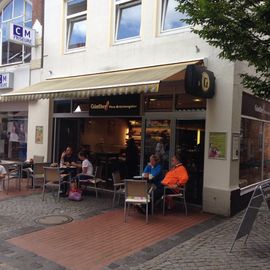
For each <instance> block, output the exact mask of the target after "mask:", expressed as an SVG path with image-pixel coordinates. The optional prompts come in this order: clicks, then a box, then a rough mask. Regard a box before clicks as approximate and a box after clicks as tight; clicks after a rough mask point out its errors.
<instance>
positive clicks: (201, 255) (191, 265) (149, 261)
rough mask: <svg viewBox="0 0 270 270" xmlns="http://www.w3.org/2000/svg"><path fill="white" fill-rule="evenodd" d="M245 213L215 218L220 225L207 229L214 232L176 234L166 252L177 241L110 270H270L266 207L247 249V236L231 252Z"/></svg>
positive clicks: (136, 256)
mask: <svg viewBox="0 0 270 270" xmlns="http://www.w3.org/2000/svg"><path fill="white" fill-rule="evenodd" d="M243 214H244V212H242V213H239V214H238V215H236V216H234V217H233V218H224V219H222V218H214V219H213V220H212V223H216V225H215V226H213V224H209V222H208V224H205V226H206V227H212V228H210V229H207V230H204V231H203V232H201V233H198V232H199V230H200V229H201V228H200V226H198V228H197V229H196V228H195V231H194V228H192V230H187V231H185V232H182V233H179V234H178V235H176V236H175V237H174V238H175V239H177V241H178V244H176V245H175V246H174V247H173V248H171V249H168V250H167V251H165V252H163V251H162V246H164V245H166V243H167V242H168V241H173V240H174V239H167V240H166V241H164V242H163V243H159V244H157V245H155V246H153V247H151V248H148V249H146V250H143V251H141V252H139V253H137V254H134V256H131V257H129V258H125V259H124V260H121V261H118V262H115V263H114V264H112V265H110V266H109V267H107V268H106V269H109V268H111V269H117V270H124V269H130V270H148V269H151V270H161V269H162V270H166V269H168V270H174V269H175V270H176V269H177V270H181V269H183V270H197V269H198V270H216V269H226V270H227V269H237V270H239V269H242V270H246V269H270V241H269V240H270V219H269V215H270V211H269V210H268V209H266V206H264V207H262V210H260V212H259V215H258V217H257V219H256V221H255V224H254V226H253V229H252V231H251V233H250V235H249V238H248V241H247V244H246V246H244V245H243V244H244V240H245V237H243V238H241V239H239V240H237V241H236V243H235V246H234V248H233V250H232V252H231V253H230V252H229V251H230V248H231V245H232V243H233V241H234V239H235V235H236V232H237V230H238V227H239V225H240V223H241V220H242V217H243ZM196 231H197V233H196ZM159 249H161V251H159ZM151 253H152V254H151ZM157 253H159V254H157ZM134 258H136V259H135V260H134ZM140 261H141V263H140ZM136 263H137V264H136Z"/></svg>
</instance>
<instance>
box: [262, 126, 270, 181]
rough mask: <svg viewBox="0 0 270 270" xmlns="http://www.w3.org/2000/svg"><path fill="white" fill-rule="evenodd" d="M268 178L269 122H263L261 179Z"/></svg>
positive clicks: (269, 163)
mask: <svg viewBox="0 0 270 270" xmlns="http://www.w3.org/2000/svg"><path fill="white" fill-rule="evenodd" d="M269 178H270V124H268V123H265V124H264V166H263V179H269Z"/></svg>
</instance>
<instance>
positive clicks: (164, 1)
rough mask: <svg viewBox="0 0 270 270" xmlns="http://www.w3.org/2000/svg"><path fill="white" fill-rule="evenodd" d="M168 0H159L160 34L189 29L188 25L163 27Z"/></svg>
mask: <svg viewBox="0 0 270 270" xmlns="http://www.w3.org/2000/svg"><path fill="white" fill-rule="evenodd" d="M169 1H170V0H161V10H160V18H161V21H160V31H159V32H160V34H169V33H175V32H183V31H189V30H190V25H185V26H180V27H175V28H170V29H164V25H165V18H166V14H167V9H168V4H169Z"/></svg>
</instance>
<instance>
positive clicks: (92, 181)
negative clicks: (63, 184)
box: [78, 166, 106, 198]
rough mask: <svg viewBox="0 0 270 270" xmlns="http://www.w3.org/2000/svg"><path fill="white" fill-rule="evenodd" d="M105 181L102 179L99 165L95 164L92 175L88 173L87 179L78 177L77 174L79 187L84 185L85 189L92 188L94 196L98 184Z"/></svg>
mask: <svg viewBox="0 0 270 270" xmlns="http://www.w3.org/2000/svg"><path fill="white" fill-rule="evenodd" d="M105 182H106V181H105V180H103V179H102V167H101V166H96V168H95V173H94V175H93V176H91V175H89V178H87V179H80V175H79V176H78V186H79V187H81V186H82V185H83V186H85V189H87V187H90V188H92V189H94V190H95V192H96V198H97V197H98V184H100V183H105Z"/></svg>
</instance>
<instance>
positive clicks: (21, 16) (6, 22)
mask: <svg viewBox="0 0 270 270" xmlns="http://www.w3.org/2000/svg"><path fill="white" fill-rule="evenodd" d="M11 2H12V11H11V12H12V16H11V19H8V20H5V21H3V19H4V16H3V14H4V9H5V8H6V7H7V6H8V5H9V4H10V3H11ZM26 3H28V4H29V5H30V6H31V8H32V10H33V5H32V2H31V1H29V0H23V13H22V15H19V16H16V17H15V16H14V17H13V15H14V9H15V7H14V5H15V0H10V1H9V2H8V3H7V4H6V5H5V6H4V7H3V9H2V10H1V11H0V14H1V16H0V18H1V21H0V27H1V29H0V30H1V39H0V42H1V43H2V44H1V50H0V53H1V56H0V66H10V65H17V64H28V63H30V61H31V59H30V61H29V62H26V61H25V59H27V58H28V57H29V54H28V55H26V56H25V51H26V49H25V48H26V45H24V44H22V45H21V46H22V51H21V53H22V57H21V58H22V60H21V61H16V62H10V61H9V59H10V58H9V54H10V43H12V42H10V41H7V58H8V59H7V63H4V64H3V62H2V61H3V57H2V53H3V50H2V47H3V40H2V37H3V31H2V25H3V24H4V23H5V24H7V27H9V23H10V22H14V21H16V20H17V19H20V18H22V21H23V26H25V24H26V23H28V22H31V23H32V17H31V20H26ZM14 44H16V43H14ZM30 56H32V53H31V54H30ZM13 57H14V56H13ZM11 58H12V57H11Z"/></svg>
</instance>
